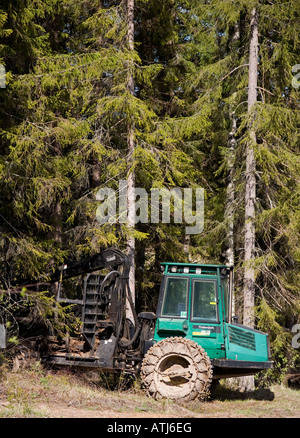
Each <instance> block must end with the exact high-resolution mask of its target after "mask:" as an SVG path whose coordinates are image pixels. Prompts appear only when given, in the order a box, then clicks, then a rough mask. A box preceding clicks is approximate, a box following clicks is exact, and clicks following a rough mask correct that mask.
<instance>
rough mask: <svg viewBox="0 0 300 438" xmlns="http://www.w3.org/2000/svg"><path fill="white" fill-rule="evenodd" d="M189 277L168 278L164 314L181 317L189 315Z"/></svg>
mask: <svg viewBox="0 0 300 438" xmlns="http://www.w3.org/2000/svg"><path fill="white" fill-rule="evenodd" d="M187 297H188V279H187V278H178V277H177V278H176V277H175V278H171V277H168V278H167V279H166V285H165V291H164V299H163V305H162V312H161V314H162V315H163V316H174V317H179V318H186V317H187Z"/></svg>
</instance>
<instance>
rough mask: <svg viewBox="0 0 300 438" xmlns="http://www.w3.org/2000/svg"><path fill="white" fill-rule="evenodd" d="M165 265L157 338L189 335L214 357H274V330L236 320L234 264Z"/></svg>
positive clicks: (155, 339) (240, 358)
mask: <svg viewBox="0 0 300 438" xmlns="http://www.w3.org/2000/svg"><path fill="white" fill-rule="evenodd" d="M162 267H163V278H162V283H161V289H160V295H159V300H158V307H157V322H156V327H155V335H154V342H158V341H160V340H161V339H164V338H167V337H174V336H175V337H176V336H183V337H186V338H187V339H191V340H193V341H195V342H196V343H197V344H199V345H201V346H202V347H203V348H204V350H205V351H206V352H207V354H208V356H209V357H210V359H212V360H220V359H222V360H223V359H227V360H228V359H229V360H230V361H232V360H234V361H244V362H245V361H250V362H260V363H261V362H265V361H268V360H269V356H270V353H269V341H268V335H266V334H265V333H262V332H260V331H258V330H254V329H252V328H249V327H246V326H243V325H241V324H237V323H235V322H233V321H232V319H233V317H232V291H233V267H232V266H226V265H204V264H186V263H163V264H162Z"/></svg>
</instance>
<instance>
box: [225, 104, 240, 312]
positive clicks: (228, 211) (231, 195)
mask: <svg viewBox="0 0 300 438" xmlns="http://www.w3.org/2000/svg"><path fill="white" fill-rule="evenodd" d="M231 118H232V128H231V132H230V134H229V140H228V156H227V165H228V185H227V192H226V208H225V217H226V219H227V223H228V225H227V230H228V231H227V249H226V264H227V265H233V264H234V232H233V227H234V202H235V189H234V158H235V151H236V138H235V135H236V127H237V122H236V116H235V113H234V112H233V113H232V114H231ZM233 292H234V290H233V288H232V293H233ZM231 314H232V315H235V299H234V296H233V297H232V309H231Z"/></svg>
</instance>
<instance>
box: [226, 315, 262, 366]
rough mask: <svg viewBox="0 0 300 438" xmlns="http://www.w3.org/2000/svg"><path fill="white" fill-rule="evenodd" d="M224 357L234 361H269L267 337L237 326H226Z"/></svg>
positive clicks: (256, 331)
mask: <svg viewBox="0 0 300 438" xmlns="http://www.w3.org/2000/svg"><path fill="white" fill-rule="evenodd" d="M226 357H227V359H234V360H248V361H255V362H264V361H268V360H269V351H268V335H267V334H265V333H262V332H259V331H258V330H254V329H250V328H248V327H245V326H242V325H238V324H228V336H226Z"/></svg>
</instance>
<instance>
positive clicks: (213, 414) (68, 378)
mask: <svg viewBox="0 0 300 438" xmlns="http://www.w3.org/2000/svg"><path fill="white" fill-rule="evenodd" d="M104 380H105V379H104V377H103V375H102V377H101V380H100V379H99V375H97V379H96V380H95V376H93V379H91V378H87V376H86V374H76V375H75V374H71V373H70V372H66V371H64V372H63V371H59V372H54V371H49V370H44V369H43V368H42V367H41V366H40V364H39V363H36V364H35V365H34V366H32V367H31V369H29V370H28V369H27V370H19V371H16V372H12V371H5V372H4V373H3V374H2V376H0V418H237V417H238V418H300V391H299V390H295V389H294V390H293V389H289V388H285V387H282V386H279V385H278V386H275V387H272V388H270V389H267V390H256V391H254V392H253V393H252V394H250V395H248V396H247V397H246V396H245V395H244V394H241V393H238V392H234V391H232V390H229V389H226V388H224V386H223V387H222V385H221V386H219V388H218V389H217V390H216V392H215V394H214V395H213V397H212V398H211V400H210V401H208V402H192V403H189V404H185V405H180V404H178V403H174V402H172V401H170V400H163V401H155V400H153V399H151V398H148V397H147V396H146V395H145V394H144V393H143V391H142V389H141V388H140V387H139V384H138V383H135V384H134V385H133V386H131V388H130V389H128V388H127V389H126V388H124V387H123V384H122V382H121V383H120V382H119V383H118V385H117V387H114V388H113V386H112V384H111V383H109V385H110V388H111V389H106V388H104Z"/></svg>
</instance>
